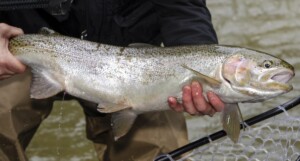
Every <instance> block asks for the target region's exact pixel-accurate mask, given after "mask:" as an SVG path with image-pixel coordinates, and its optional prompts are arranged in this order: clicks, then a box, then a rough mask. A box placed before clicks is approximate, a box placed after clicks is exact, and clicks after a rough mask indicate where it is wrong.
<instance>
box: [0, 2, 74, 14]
mask: <svg viewBox="0 0 300 161" xmlns="http://www.w3.org/2000/svg"><path fill="white" fill-rule="evenodd" d="M72 2H73V0H0V11H4V10H18V9H37V8H44V9H45V10H47V11H48V12H49V13H50V14H52V15H65V14H67V13H68V11H69V10H70V6H71V4H72Z"/></svg>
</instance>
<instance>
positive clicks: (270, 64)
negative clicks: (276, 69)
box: [263, 60, 273, 68]
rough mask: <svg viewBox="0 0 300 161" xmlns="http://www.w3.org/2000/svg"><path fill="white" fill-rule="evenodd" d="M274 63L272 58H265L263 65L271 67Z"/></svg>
mask: <svg viewBox="0 0 300 161" xmlns="http://www.w3.org/2000/svg"><path fill="white" fill-rule="evenodd" d="M272 65H273V62H272V61H270V60H265V61H264V62H263V67H265V68H271V67H272Z"/></svg>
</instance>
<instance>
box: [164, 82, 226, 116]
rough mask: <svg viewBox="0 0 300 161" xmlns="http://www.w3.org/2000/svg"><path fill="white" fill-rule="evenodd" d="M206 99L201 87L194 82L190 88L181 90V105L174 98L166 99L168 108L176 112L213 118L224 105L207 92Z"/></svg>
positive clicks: (216, 97)
mask: <svg viewBox="0 0 300 161" xmlns="http://www.w3.org/2000/svg"><path fill="white" fill-rule="evenodd" d="M207 99H208V101H207V100H206V98H205V97H204V96H203V89H202V86H201V85H200V84H199V83H198V82H196V81H194V82H192V84H191V85H190V86H185V87H183V89H182V104H180V103H179V102H178V101H177V100H176V98H174V97H170V98H169V99H168V102H169V106H170V107H171V108H172V109H173V110H174V111H177V112H182V111H185V112H187V113H189V114H191V115H209V116H213V115H214V114H215V113H216V112H221V111H222V110H223V109H224V106H225V105H224V103H223V102H222V101H221V99H220V98H219V97H218V96H217V95H216V94H214V93H213V92H207Z"/></svg>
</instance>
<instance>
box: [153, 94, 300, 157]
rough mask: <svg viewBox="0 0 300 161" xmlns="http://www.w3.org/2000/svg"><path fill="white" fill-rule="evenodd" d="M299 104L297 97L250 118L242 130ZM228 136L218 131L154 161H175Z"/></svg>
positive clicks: (242, 124)
mask: <svg viewBox="0 0 300 161" xmlns="http://www.w3.org/2000/svg"><path fill="white" fill-rule="evenodd" d="M299 104H300V96H298V97H296V98H294V99H291V100H289V101H288V102H286V103H284V104H282V105H279V106H277V107H275V108H273V109H271V110H269V111H266V112H264V113H261V114H259V115H257V116H255V117H252V118H250V119H247V120H246V121H245V122H243V123H241V126H240V128H243V126H244V125H248V126H251V125H254V124H256V123H258V122H261V121H263V120H266V119H268V118H270V117H273V116H276V115H278V114H280V113H283V112H284V110H286V111H287V110H289V109H291V108H293V107H296V106H297V105H299ZM226 135H227V134H226V132H225V131H224V130H220V131H218V132H216V133H213V134H211V135H209V136H206V137H203V138H201V139H199V140H196V141H194V142H191V143H189V144H187V145H185V146H182V147H180V148H178V149H176V150H174V151H171V152H169V153H167V154H163V155H160V156H158V157H156V158H155V159H154V161H173V160H174V159H173V158H176V157H178V156H180V155H182V154H184V153H186V152H188V151H191V150H193V149H195V148H198V147H200V146H203V145H205V144H208V143H210V142H211V141H214V140H217V139H220V138H222V137H224V136H226ZM299 158H300V156H299V157H298V160H297V161H299V160H300V159H299Z"/></svg>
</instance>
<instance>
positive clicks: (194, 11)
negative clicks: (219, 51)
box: [152, 0, 218, 46]
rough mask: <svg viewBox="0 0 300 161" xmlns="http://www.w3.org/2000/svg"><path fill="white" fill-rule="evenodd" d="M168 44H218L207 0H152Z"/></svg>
mask: <svg viewBox="0 0 300 161" xmlns="http://www.w3.org/2000/svg"><path fill="white" fill-rule="evenodd" d="M152 2H153V3H154V5H155V9H156V11H157V12H158V14H159V21H160V25H161V36H162V39H163V42H164V44H165V45H166V46H174V45H183V44H216V43H218V40H217V35H216V32H215V30H214V28H213V25H212V22H211V15H210V12H209V10H208V8H207V7H206V3H205V0H152Z"/></svg>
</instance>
